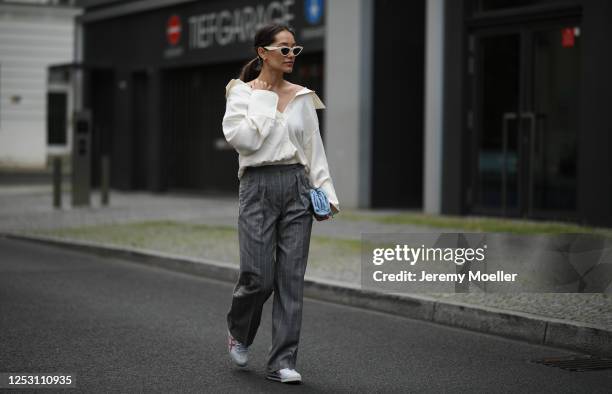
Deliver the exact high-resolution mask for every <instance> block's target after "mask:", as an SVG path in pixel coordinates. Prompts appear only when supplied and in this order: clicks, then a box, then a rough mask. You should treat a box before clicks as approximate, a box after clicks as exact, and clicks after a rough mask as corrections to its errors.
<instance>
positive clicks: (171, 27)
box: [166, 15, 181, 45]
mask: <svg viewBox="0 0 612 394" xmlns="http://www.w3.org/2000/svg"><path fill="white" fill-rule="evenodd" d="M166 36H167V38H168V42H169V43H170V44H172V45H176V44H178V42H179V40H180V39H181V18H179V17H178V16H177V15H172V16H171V17H170V19H168V24H167V26H166Z"/></svg>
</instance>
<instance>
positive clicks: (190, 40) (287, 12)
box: [164, 0, 324, 58]
mask: <svg viewBox="0 0 612 394" xmlns="http://www.w3.org/2000/svg"><path fill="white" fill-rule="evenodd" d="M297 3H298V4H296V1H295V0H277V1H270V2H261V3H259V4H249V5H244V6H237V7H234V8H225V9H221V10H214V11H210V12H201V13H198V14H195V15H189V16H184V17H182V18H181V17H180V16H178V15H176V14H173V15H171V16H169V17H168V20H167V21H166V37H167V43H168V46H167V47H166V49H165V51H164V57H165V58H176V57H178V56H181V55H183V54H184V51H185V50H188V51H189V52H192V51H198V50H204V49H211V48H215V47H217V48H225V47H228V46H231V45H232V44H237V45H250V44H251V43H252V40H253V37H254V36H255V32H256V31H257V29H258V28H259V27H261V26H263V25H265V24H267V23H270V22H275V23H284V24H288V25H289V26H292V27H293V28H295V29H296V32H297V33H298V34H299V36H298V37H297V39H298V40H300V39H322V38H323V34H324V30H323V26H322V24H321V21H322V18H321V16H322V13H323V1H322V0H316V1H311V0H308V1H304V0H297ZM296 17H297V19H296ZM183 48H185V49H183Z"/></svg>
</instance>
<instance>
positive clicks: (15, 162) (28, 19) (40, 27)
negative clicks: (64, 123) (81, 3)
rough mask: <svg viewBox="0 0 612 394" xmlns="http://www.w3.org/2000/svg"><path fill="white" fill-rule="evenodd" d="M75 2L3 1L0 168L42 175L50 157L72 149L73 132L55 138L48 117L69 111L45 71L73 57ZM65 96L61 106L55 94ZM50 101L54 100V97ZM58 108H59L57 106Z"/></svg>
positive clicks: (0, 23) (0, 7) (0, 9)
mask: <svg viewBox="0 0 612 394" xmlns="http://www.w3.org/2000/svg"><path fill="white" fill-rule="evenodd" d="M74 5H75V4H74V2H73V1H52V0H38V1H34V0H30V1H28V0H21V1H18V0H13V1H10V0H3V1H0V169H1V170H19V171H22V170H25V171H40V170H44V169H45V168H46V165H47V156H48V155H49V154H51V155H52V154H66V153H67V152H68V151H69V135H70V133H69V130H67V129H66V128H65V127H64V128H63V131H64V132H63V133H62V134H61V135H51V134H49V132H48V129H47V124H48V123H47V115H48V114H49V113H50V112H52V111H57V110H58V109H59V110H62V109H63V111H64V112H65V114H64V115H65V116H67V113H68V111H69V105H70V103H69V102H68V97H69V96H68V94H66V92H65V91H63V90H62V89H64V87H62V88H56V87H54V86H49V85H48V79H47V67H48V66H49V65H50V64H53V63H58V62H69V61H71V60H72V58H73V56H74V55H73V49H74V48H73V38H74V17H75V15H77V14H78V13H79V10H78V9H77V8H75V7H74ZM62 92H63V94H64V96H62V97H63V100H64V101H63V106H61V104H62V103H61V102H60V101H61V99H60V100H57V99H56V98H57V95H61V94H62ZM50 97H52V98H51V99H50ZM54 104H60V106H61V108H60V106H58V105H54Z"/></svg>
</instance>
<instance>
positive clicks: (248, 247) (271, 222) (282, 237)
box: [227, 163, 313, 372]
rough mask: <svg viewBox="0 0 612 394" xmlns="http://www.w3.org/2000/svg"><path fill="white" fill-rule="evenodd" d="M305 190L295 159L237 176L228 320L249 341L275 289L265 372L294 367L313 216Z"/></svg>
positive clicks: (306, 182)
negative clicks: (236, 255) (235, 259)
mask: <svg viewBox="0 0 612 394" xmlns="http://www.w3.org/2000/svg"><path fill="white" fill-rule="evenodd" d="M309 190H310V182H309V180H308V177H307V175H306V173H305V169H304V166H303V165H302V164H299V163H298V164H276V165H266V166H260V167H248V168H247V169H246V171H245V173H244V174H243V176H242V178H241V181H240V189H239V193H238V194H239V197H238V200H239V209H238V240H239V244H240V274H239V277H238V281H237V283H236V285H235V287H234V291H233V296H232V304H231V306H230V309H229V311H228V313H227V324H228V329H229V330H230V332H231V334H232V335H233V336H234V338H236V339H237V340H238V341H240V342H242V343H243V344H245V345H246V346H249V345H251V343H252V342H253V340H254V339H255V334H256V333H257V329H258V327H259V324H260V321H261V313H262V308H263V305H264V303H265V302H266V301H267V300H268V298H269V297H270V295H271V294H272V292H274V303H273V306H272V345H271V346H270V348H269V350H268V365H267V369H268V371H269V372H272V371H276V370H278V369H282V368H295V363H296V357H297V352H298V343H299V338H300V328H301V324H302V299H303V289H304V273H305V272H306V262H307V260H308V249H309V246H310V234H311V229H312V221H313V216H312V208H311V207H310V196H309Z"/></svg>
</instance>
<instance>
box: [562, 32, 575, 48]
mask: <svg viewBox="0 0 612 394" xmlns="http://www.w3.org/2000/svg"><path fill="white" fill-rule="evenodd" d="M575 42H576V36H575V35H574V28H573V27H566V28H565V29H563V30H562V31H561V45H562V46H563V48H573V47H574V44H575Z"/></svg>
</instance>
